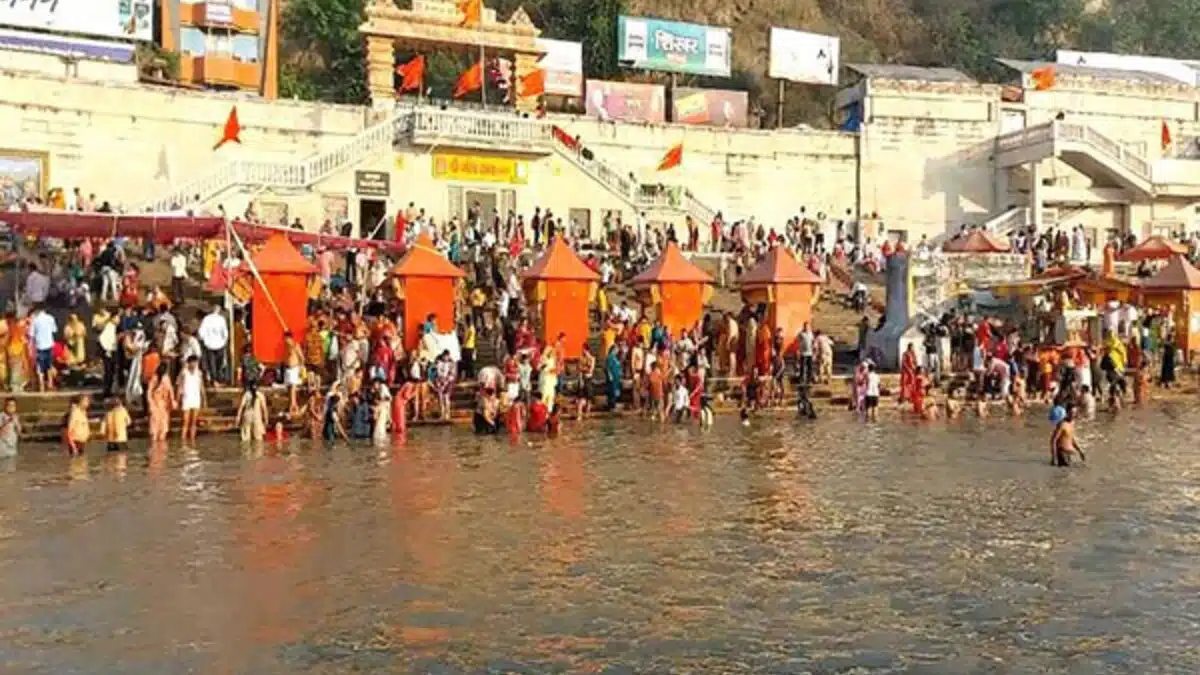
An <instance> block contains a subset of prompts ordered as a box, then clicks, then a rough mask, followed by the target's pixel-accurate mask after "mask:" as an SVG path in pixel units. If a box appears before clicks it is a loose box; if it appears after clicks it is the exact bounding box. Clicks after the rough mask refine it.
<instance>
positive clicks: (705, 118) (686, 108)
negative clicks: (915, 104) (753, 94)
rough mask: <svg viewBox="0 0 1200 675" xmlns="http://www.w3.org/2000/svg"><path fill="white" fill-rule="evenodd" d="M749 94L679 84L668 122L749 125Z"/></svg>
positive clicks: (716, 125) (733, 125)
mask: <svg viewBox="0 0 1200 675" xmlns="http://www.w3.org/2000/svg"><path fill="white" fill-rule="evenodd" d="M749 109H750V96H749V95H748V94H747V93H746V92H744V91H729V90H727V89H692V88H689V87H678V88H676V89H675V100H674V101H673V104H672V106H671V112H672V116H671V121H673V122H676V123H678V124H704V125H708V126H712V127H746V126H749V125H750V122H749V115H748V111H749Z"/></svg>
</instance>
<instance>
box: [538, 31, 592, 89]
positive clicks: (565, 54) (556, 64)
mask: <svg viewBox="0 0 1200 675" xmlns="http://www.w3.org/2000/svg"><path fill="white" fill-rule="evenodd" d="M537 45H538V47H539V48H541V49H544V50H545V51H546V55H545V56H543V57H542V58H541V60H540V61H538V67H539V68H541V69H542V70H544V71H546V93H547V94H552V95H557V96H575V97H579V96H582V95H583V45H582V44H581V43H579V42H567V41H566V40H550V39H546V38H538V40H537Z"/></svg>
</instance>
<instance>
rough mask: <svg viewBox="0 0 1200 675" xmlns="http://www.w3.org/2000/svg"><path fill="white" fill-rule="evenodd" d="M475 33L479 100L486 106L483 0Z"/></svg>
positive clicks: (480, 4)
mask: <svg viewBox="0 0 1200 675" xmlns="http://www.w3.org/2000/svg"><path fill="white" fill-rule="evenodd" d="M475 35H476V38H477V39H478V40H479V76H480V77H479V100H480V101H481V102H482V103H483V107H484V108H485V109H486V108H487V64H486V63H485V62H484V58H485V57H484V51H483V1H482V0H480V2H479V23H477V24H476V25H475Z"/></svg>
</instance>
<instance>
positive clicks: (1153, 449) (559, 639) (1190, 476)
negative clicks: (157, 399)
mask: <svg viewBox="0 0 1200 675" xmlns="http://www.w3.org/2000/svg"><path fill="white" fill-rule="evenodd" d="M1194 420H1195V417H1194V412H1189V411H1188V410H1187V409H1185V408H1180V407H1171V406H1169V405H1164V406H1159V407H1156V408H1153V409H1150V410H1139V411H1126V412H1124V413H1122V416H1121V417H1120V418H1119V419H1118V420H1116V421H1113V420H1111V419H1105V420H1101V421H1098V422H1095V423H1092V424H1090V425H1088V426H1086V427H1085V428H1084V429H1083V430H1082V438H1083V440H1084V441H1085V443H1086V445H1085V448H1087V449H1090V450H1091V452H1090V457H1089V459H1090V462H1089V465H1088V466H1086V467H1084V468H1072V469H1054V468H1052V467H1050V466H1049V465H1048V451H1047V443H1046V439H1047V433H1048V431H1049V424H1048V422H1046V420H1045V417H1044V413H1037V414H1031V416H1030V417H1029V418H1027V419H1025V420H1023V421H1014V420H1011V419H1008V418H993V419H989V420H984V421H980V420H965V421H963V422H959V423H955V424H951V425H947V424H945V423H933V424H925V425H918V424H917V423H915V422H906V421H901V420H898V419H893V420H885V421H884V422H882V423H880V424H876V425H869V426H868V425H863V424H858V423H855V422H853V421H852V420H850V419H843V418H842V417H841V416H840V415H827V416H826V418H825V419H822V420H821V421H820V422H818V423H816V424H812V423H804V422H793V421H792V420H790V419H782V418H781V419H779V420H777V421H770V422H768V421H765V420H763V421H757V422H756V423H755V424H754V425H752V426H751V427H749V428H745V427H742V426H740V425H738V424H737V423H736V421H735V420H733V419H730V418H723V419H719V420H718V423H717V426H716V427H715V428H714V429H712V430H710V431H707V432H701V431H700V430H699V429H696V428H694V427H686V428H683V427H674V426H666V427H658V426H656V425H652V424H649V423H641V422H631V421H625V422H614V421H606V422H595V423H589V424H587V425H583V426H577V427H572V426H568V427H567V428H566V430H565V431H566V433H565V434H564V435H563V436H561V437H559V438H557V439H553V440H544V439H542V440H537V441H534V442H532V443H531V442H521V443H516V444H510V443H509V442H508V441H507V440H506V439H477V438H475V437H473V436H471V435H469V434H468V433H467V432H466V431H465V430H463V429H461V428H459V429H425V430H419V431H418V432H417V433H416V434H414V436H413V437H412V438H410V439H409V440H408V443H407V444H406V445H404V446H402V447H396V448H389V449H385V450H382V451H381V450H379V449H375V448H372V447H370V446H366V445H363V446H354V445H339V446H336V447H331V448H319V447H314V446H312V445H311V444H309V443H308V442H306V441H293V442H291V443H290V444H289V445H287V446H285V447H284V448H283V449H282V450H280V451H273V450H271V449H267V450H265V451H262V452H254V451H243V450H242V449H241V448H240V447H239V446H238V444H237V442H236V441H235V440H234V439H231V438H220V439H212V438H209V439H203V438H202V439H201V441H200V444H199V447H198V449H194V450H185V449H182V448H180V447H179V446H178V444H177V442H174V441H173V443H172V445H171V446H170V447H169V448H167V449H165V450H163V449H158V450H149V451H148V450H147V449H146V448H145V447H144V446H142V447H139V448H135V449H134V451H132V452H130V453H129V455H128V457H127V458H126V459H124V461H122V459H121V458H119V457H115V456H105V455H103V454H102V453H96V454H93V455H92V456H90V457H89V459H88V461H87V462H86V463H84V462H82V461H76V462H70V461H68V460H67V459H65V458H64V457H62V456H61V455H59V454H57V453H50V452H49V451H47V450H46V449H44V448H34V447H25V448H23V449H22V452H23V455H22V457H21V458H19V459H18V460H16V461H15V462H14V463H12V464H11V465H9V466H7V467H5V469H6V470H5V471H4V472H3V473H0V547H2V548H0V662H2V663H3V664H4V666H3V671H4V672H5V673H54V674H55V675H62V674H65V673H89V674H94V673H121V674H131V675H132V674H140V673H146V674H148V675H149V674H153V675H163V674H168V673H255V674H264V673H346V672H373V673H407V672H412V673H486V672H492V673H509V672H514V673H597V672H611V673H804V672H812V673H944V674H947V675H951V674H956V675H961V674H965V673H1043V672H1053V673H1072V674H1074V673H1138V674H1145V673H1196V672H1200V652H1198V651H1197V647H1196V646H1195V644H1196V643H1195V638H1196V636H1197V635H1198V634H1200V629H1198V627H1197V621H1198V620H1200V566H1198V565H1197V556H1198V555H1200V505H1198V502H1197V488H1196V480H1195V479H1196V477H1197V464H1198V463H1197V461H1196V459H1195V446H1193V445H1192V442H1193V440H1192V439H1194V438H1195V435H1196V433H1197V432H1198V431H1200V428H1198V424H1197V422H1196V421H1194Z"/></svg>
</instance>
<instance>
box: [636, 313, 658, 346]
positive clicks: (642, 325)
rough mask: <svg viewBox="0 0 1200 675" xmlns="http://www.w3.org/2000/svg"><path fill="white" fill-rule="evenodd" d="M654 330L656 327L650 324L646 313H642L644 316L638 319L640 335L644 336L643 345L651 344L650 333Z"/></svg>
mask: <svg viewBox="0 0 1200 675" xmlns="http://www.w3.org/2000/svg"><path fill="white" fill-rule="evenodd" d="M653 331H654V328H653V327H652V326H651V325H650V321H649V320H648V319H647V318H646V316H645V315H642V318H640V319H638V325H637V332H638V336H639V337H641V338H642V344H643V345H648V344H650V335H651V333H652V332H653Z"/></svg>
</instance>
